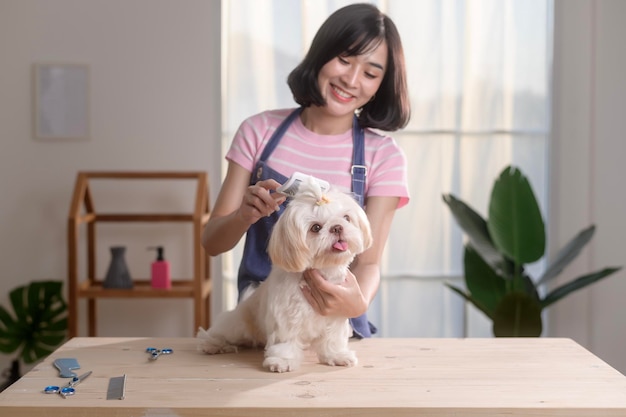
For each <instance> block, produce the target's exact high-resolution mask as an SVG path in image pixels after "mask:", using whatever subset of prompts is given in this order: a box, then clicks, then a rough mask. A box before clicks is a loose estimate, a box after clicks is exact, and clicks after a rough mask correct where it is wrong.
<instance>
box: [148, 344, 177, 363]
mask: <svg viewBox="0 0 626 417" xmlns="http://www.w3.org/2000/svg"><path fill="white" fill-rule="evenodd" d="M146 352H147V353H149V354H150V358H149V359H150V360H151V361H156V360H157V359H159V356H161V355H171V354H172V353H174V350H173V349H170V348H164V349H157V348H153V347H149V348H146Z"/></svg>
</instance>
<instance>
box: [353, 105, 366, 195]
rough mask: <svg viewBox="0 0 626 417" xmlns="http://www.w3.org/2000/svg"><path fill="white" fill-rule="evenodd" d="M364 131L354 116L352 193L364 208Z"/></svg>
mask: <svg viewBox="0 0 626 417" xmlns="http://www.w3.org/2000/svg"><path fill="white" fill-rule="evenodd" d="M364 136H365V135H364V133H363V129H361V126H359V121H358V119H357V117H356V115H355V116H354V122H353V123H352V141H353V145H352V167H351V168H350V175H352V192H353V193H354V195H355V197H356V198H357V201H358V202H359V204H360V205H361V207H363V206H364V205H365V177H367V167H366V166H365V138H364Z"/></svg>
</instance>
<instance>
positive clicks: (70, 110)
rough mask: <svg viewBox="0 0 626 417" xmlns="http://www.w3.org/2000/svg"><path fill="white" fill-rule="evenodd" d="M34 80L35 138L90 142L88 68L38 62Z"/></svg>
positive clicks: (82, 65) (35, 66)
mask: <svg viewBox="0 0 626 417" xmlns="http://www.w3.org/2000/svg"><path fill="white" fill-rule="evenodd" d="M33 78H34V80H33V84H34V88H33V92H34V100H33V102H34V105H33V107H34V108H33V116H34V117H33V131H34V132H33V133H34V137H35V139H41V140H47V139H77V140H86V139H89V136H90V126H89V66H88V65H86V64H57V63H38V64H34V66H33Z"/></svg>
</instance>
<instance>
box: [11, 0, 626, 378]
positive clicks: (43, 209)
mask: <svg viewBox="0 0 626 417" xmlns="http://www.w3.org/2000/svg"><path fill="white" fill-rule="evenodd" d="M623 16H626V2H622V1H621V0H599V1H588V0H557V1H556V17H557V21H556V27H555V30H556V34H555V41H556V45H555V52H556V61H555V94H556V95H555V112H554V129H555V137H554V143H553V150H552V157H551V164H552V175H553V183H552V189H553V198H552V200H551V216H550V217H551V219H552V222H551V224H550V226H549V227H550V235H549V239H550V248H551V250H552V251H553V252H554V251H555V250H556V249H557V248H560V247H561V246H562V245H563V244H565V243H566V242H567V241H568V240H569V239H570V238H571V237H572V236H573V235H575V234H576V233H577V232H578V231H580V230H581V229H582V228H583V227H585V226H587V225H588V224H590V223H596V224H597V226H598V231H597V234H596V236H595V237H594V240H593V241H592V244H591V247H590V248H589V250H587V251H585V253H584V254H583V255H582V256H581V257H580V259H579V260H578V261H577V262H576V264H575V265H572V266H571V268H569V269H568V270H566V271H565V273H563V274H562V279H563V280H568V279H570V278H572V277H575V276H578V275H581V274H583V273H586V272H589V271H591V270H595V269H599V268H601V267H604V266H607V265H624V264H626V256H624V245H623V244H622V241H623V236H625V235H626V222H624V221H623V220H622V214H623V213H626V207H625V206H626V197H624V195H622V193H621V192H620V191H621V190H622V188H623V187H620V186H621V185H622V184H621V183H620V182H619V181H620V180H621V178H623V175H622V174H621V173H620V172H621V171H620V168H621V165H622V163H621V162H622V161H621V160H620V158H621V157H622V156H623V155H626V152H624V151H625V149H624V148H625V147H626V141H625V140H624V139H623V132H624V130H625V129H624V126H623V124H624V120H625V119H626V117H624V110H623V109H625V108H626V105H625V104H626V103H624V100H625V99H624V97H625V96H626V81H625V80H624V74H626V52H625V49H624V47H623V40H624V39H626V29H624V27H623V25H622V24H621V22H620V18H621V17H623ZM219 28H220V12H219V1H218V0H184V1H174V0H107V1H102V0H54V1H51V0H0V74H1V76H0V191H1V198H0V227H1V229H0V266H1V268H0V303H2V305H6V304H7V301H6V294H8V292H9V290H10V289H12V288H13V287H15V286H17V285H20V284H22V283H25V282H28V281H30V280H34V279H46V278H54V279H65V277H66V275H67V265H66V256H67V253H66V221H67V214H68V207H69V199H70V196H71V192H72V186H73V183H74V178H75V174H76V171H78V170H85V169H138V170H142V169H145V170H149V169H158V170H163V169H171V170H205V171H209V172H210V174H211V175H212V190H213V193H212V197H214V196H215V190H217V186H218V184H219V172H220V170H219V169H218V168H217V167H218V166H219V164H220V162H221V157H220V155H219V141H220V139H219V134H220V128H219V122H220V111H219V109H220V97H219V91H220V89H219V68H220V65H219V62H220V54H219V46H220V41H219V31H220V29H219ZM40 61H66V62H78V63H86V64H89V65H90V67H91V82H92V90H91V105H92V109H91V115H92V120H91V122H92V125H91V126H92V130H91V131H92V137H91V139H90V140H88V141H79V142H67V141H66V142H41V141H35V140H33V139H32V137H31V122H30V118H31V97H30V94H31V82H30V67H31V64H33V63H35V62H40ZM103 192H104V193H103V194H104V195H103V196H102V197H98V196H96V205H97V206H98V207H102V206H107V205H109V206H113V205H114V204H116V203H118V202H119V203H120V204H122V203H124V204H126V203H129V201H128V200H130V197H129V195H131V194H132V193H131V194H128V193H125V194H121V197H120V195H118V194H116V192H115V191H114V190H111V189H104V190H103ZM178 192H179V191H178V190H173V191H169V190H168V194H167V196H168V197H167V198H164V199H163V197H160V198H161V199H160V200H158V201H157V202H158V204H159V205H167V206H172V207H176V206H177V205H178V204H183V205H185V204H187V200H186V197H187V196H186V195H185V194H181V197H180V201H178V197H179V194H178ZM170 193H171V194H170ZM142 202H147V203H149V204H151V203H153V197H145V198H144V197H142ZM130 203H134V202H133V201H131V202H130ZM166 232H169V230H168V231H166ZM107 233H108V234H107ZM180 233H181V232H180V231H178V230H176V231H173V232H172V233H171V237H170V238H169V239H168V241H167V242H164V243H165V245H166V246H167V245H168V243H169V246H170V247H171V248H178V247H181V249H173V250H170V252H171V253H169V259H170V261H171V262H172V267H173V269H174V270H182V271H183V272H184V270H185V267H186V265H187V264H188V259H189V258H188V253H186V250H185V249H184V245H185V244H187V242H188V241H187V239H188V237H189V235H188V234H187V232H186V231H183V232H182V236H181V235H180ZM138 234H142V235H144V236H145V237H147V238H148V240H149V241H151V243H155V242H154V241H153V240H156V239H161V237H160V235H158V234H157V233H153V232H152V231H151V230H150V231H147V230H146V229H145V228H136V229H135V228H129V227H125V228H123V229H122V230H120V229H115V230H114V231H111V232H106V231H103V232H102V233H101V238H102V239H103V241H104V242H103V244H102V245H101V246H102V247H101V248H99V255H100V259H101V260H102V263H106V259H107V256H108V255H107V245H106V244H107V243H117V242H116V239H117V238H118V237H119V236H122V237H123V238H124V239H125V240H124V242H123V243H126V241H128V242H132V243H133V244H136V245H137V246H136V248H137V249H136V250H135V252H133V253H134V255H133V256H132V259H129V263H130V264H131V265H130V266H131V272H132V270H133V269H134V270H137V271H138V270H141V269H142V268H147V267H148V264H149V262H150V261H151V255H150V254H149V253H147V252H144V251H143V247H142V246H141V244H140V243H139V242H135V240H134V239H136V238H137V236H136V235H138ZM159 243H163V242H159ZM100 268H101V269H103V268H106V265H102V266H101V267H100ZM138 274H139V272H138ZM624 275H625V272H620V273H619V275H615V276H613V277H611V278H609V279H607V280H606V281H604V282H601V283H599V284H596V285H594V286H592V287H591V288H589V289H588V290H585V291H582V292H581V293H579V294H576V295H573V296H570V297H569V298H566V299H564V300H562V301H560V302H559V303H557V304H556V305H555V306H553V307H551V308H550V328H549V335H550V336H564V337H573V338H574V339H575V340H577V341H578V342H580V343H581V344H583V345H584V346H586V347H588V348H589V349H591V350H592V351H593V352H594V353H596V354H598V355H599V356H600V357H601V358H603V359H604V360H606V361H607V362H609V363H610V364H611V365H613V366H614V367H616V368H617V369H619V370H620V371H621V372H624V373H626V355H625V354H624V353H623V346H624V344H625V343H626V326H625V325H624V323H623V319H621V317H623V316H624V313H625V310H626V307H625V306H624V305H625V303H624V302H623V301H622V300H623V298H624V294H626V280H625V279H624V278H625V277H624ZM101 304H102V306H101V308H100V315H101V316H102V320H101V323H102V324H101V325H100V326H99V334H101V335H105V336H106V335H140V336H141V335H150V336H190V335H191V333H192V330H191V327H190V326H189V324H190V323H191V322H192V315H191V305H190V303H188V302H187V301H171V302H170V301H168V302H165V301H154V302H153V301H146V300H143V301H137V302H135V301H133V302H129V301H107V302H103V303H101ZM152 317H154V318H155V319H156V320H150V318H152ZM84 320H85V317H84V309H83V310H82V312H81V321H82V322H84ZM81 331H82V332H83V333H82V335H85V333H84V327H83V328H82V329H81ZM9 360H10V358H9V357H7V356H6V355H0V369H4V368H5V367H6V366H7V364H8V362H9Z"/></svg>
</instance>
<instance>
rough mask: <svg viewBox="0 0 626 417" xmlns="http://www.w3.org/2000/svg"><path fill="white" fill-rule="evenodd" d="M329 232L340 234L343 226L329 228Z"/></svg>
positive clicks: (337, 225)
mask: <svg viewBox="0 0 626 417" xmlns="http://www.w3.org/2000/svg"><path fill="white" fill-rule="evenodd" d="M330 231H331V232H332V233H334V234H336V235H338V234H340V233H341V232H343V226H342V225H340V224H336V225H334V226H333V227H331V228H330Z"/></svg>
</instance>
